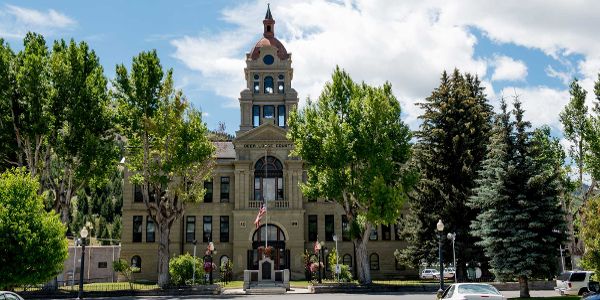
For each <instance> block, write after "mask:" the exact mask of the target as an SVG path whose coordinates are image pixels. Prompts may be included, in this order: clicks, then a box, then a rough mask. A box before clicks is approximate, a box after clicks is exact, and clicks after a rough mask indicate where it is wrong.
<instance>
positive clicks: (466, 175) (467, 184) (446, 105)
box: [400, 69, 493, 277]
mask: <svg viewBox="0 0 600 300" xmlns="http://www.w3.org/2000/svg"><path fill="white" fill-rule="evenodd" d="M418 105H419V106H420V107H421V108H422V109H423V114H422V115H421V116H420V117H419V118H420V119H421V120H422V121H423V122H422V123H421V125H420V127H419V130H418V131H416V132H415V137H416V138H417V142H416V144H415V147H414V149H415V150H414V152H415V154H414V156H413V164H414V165H415V169H417V170H419V171H420V178H421V180H420V181H419V183H418V184H417V186H416V189H415V190H414V191H413V193H411V197H410V200H409V214H408V216H407V219H406V220H405V222H406V224H410V226H403V228H404V235H405V236H406V237H407V240H408V247H407V248H405V249H403V250H402V251H401V252H400V254H401V255H400V257H401V259H402V260H403V261H404V262H405V263H406V264H408V265H412V266H413V267H416V266H417V265H418V264H419V263H420V262H421V261H427V262H433V261H435V260H436V259H437V256H438V254H437V249H438V245H437V238H436V236H435V235H436V229H435V226H436V224H437V221H438V220H439V219H442V220H443V222H444V224H445V225H446V228H448V229H449V232H455V233H456V242H455V243H456V247H457V248H458V249H461V250H460V251H458V252H457V253H456V254H457V257H456V259H457V266H455V267H456V268H457V272H458V274H457V276H459V277H462V276H463V274H464V266H465V264H466V263H469V262H483V261H485V260H484V257H483V251H482V249H481V248H480V247H478V246H476V245H475V242H476V239H475V238H474V237H473V236H471V235H470V234H469V232H470V228H469V225H470V222H471V221H472V220H474V219H475V217H476V215H477V213H478V209H477V208H475V207H469V206H468V205H467V202H468V199H469V197H470V196H471V195H472V194H473V192H472V189H473V188H474V187H475V179H476V178H477V177H478V173H477V172H478V170H479V169H480V168H481V163H482V161H483V159H484V156H485V153H486V145H487V144H488V143H489V136H490V131H491V126H492V122H491V118H492V114H493V112H492V107H491V106H490V105H489V104H488V101H487V99H486V96H485V93H484V88H483V87H482V86H481V82H480V81H479V79H478V78H477V77H476V76H475V77H474V76H471V75H470V74H468V73H467V74H465V75H463V74H461V73H460V72H459V71H458V70H457V69H455V70H454V72H453V73H452V74H451V75H450V76H448V74H446V72H443V73H442V76H441V80H440V85H439V87H437V88H435V89H434V90H433V92H432V93H431V95H430V96H429V97H427V98H426V99H425V101H424V102H422V103H419V104H418ZM446 245H447V246H450V244H449V243H446ZM448 249H449V252H450V253H452V250H451V248H448Z"/></svg>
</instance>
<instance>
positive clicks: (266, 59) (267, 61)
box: [263, 54, 275, 65]
mask: <svg viewBox="0 0 600 300" xmlns="http://www.w3.org/2000/svg"><path fill="white" fill-rule="evenodd" d="M274 61H275V58H273V55H268V54H267V55H265V57H263V62H264V63H265V65H271V64H273V62H274Z"/></svg>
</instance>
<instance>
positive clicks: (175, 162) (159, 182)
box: [113, 51, 215, 287]
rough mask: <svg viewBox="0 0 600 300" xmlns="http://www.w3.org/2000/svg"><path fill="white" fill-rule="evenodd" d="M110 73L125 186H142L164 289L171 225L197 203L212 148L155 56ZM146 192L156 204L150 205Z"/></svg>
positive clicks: (196, 113) (135, 60)
mask: <svg viewBox="0 0 600 300" xmlns="http://www.w3.org/2000/svg"><path fill="white" fill-rule="evenodd" d="M116 73H117V75H116V78H115V80H114V82H113V86H114V94H113V95H114V97H115V100H116V104H117V105H118V111H119V113H118V120H119V121H118V122H119V125H120V130H121V132H122V135H123V136H124V137H125V140H126V142H127V152H126V153H125V162H126V166H127V168H128V169H129V171H131V172H132V173H133V174H132V176H131V182H132V183H134V184H138V185H140V186H141V187H142V196H143V201H144V203H145V205H146V209H147V212H148V214H149V215H150V217H151V218H152V219H153V220H155V222H156V227H157V232H158V243H159V247H158V248H159V252H158V261H159V263H158V284H159V285H160V286H161V287H165V286H167V285H168V281H169V280H168V276H169V270H168V268H169V246H168V244H169V241H168V236H169V233H170V229H171V226H172V224H173V223H174V222H175V220H176V219H178V218H179V217H180V216H182V214H183V204H184V203H185V202H198V201H201V200H202V196H203V194H204V185H203V180H204V178H205V177H206V176H208V174H210V172H211V171H212V166H213V164H214V152H215V147H214V146H213V144H212V143H211V142H210V140H208V138H207V133H208V130H207V128H206V124H204V123H203V122H202V114H201V112H200V111H198V110H195V109H194V108H193V107H191V106H190V104H189V103H188V101H187V100H186V98H185V97H184V95H183V93H182V92H181V91H176V90H175V89H174V88H173V72H172V70H169V71H167V72H166V73H165V72H163V69H162V66H161V65H160V60H159V59H158V55H157V54H156V51H151V52H142V53H140V54H139V55H138V56H136V57H134V58H133V62H132V66H131V69H130V71H128V70H127V69H126V68H125V66H123V65H118V66H117V70H116ZM149 189H152V190H153V191H155V192H156V194H157V195H158V197H159V198H160V199H158V200H157V201H156V202H150V199H149ZM161 233H162V234H161Z"/></svg>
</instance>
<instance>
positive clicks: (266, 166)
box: [263, 145, 269, 257]
mask: <svg viewBox="0 0 600 300" xmlns="http://www.w3.org/2000/svg"><path fill="white" fill-rule="evenodd" d="M268 168H269V164H268V163H267V145H265V180H264V182H267V180H268V179H267V169H268ZM263 186H264V185H263ZM265 192H266V186H264V187H263V198H264V201H265V253H266V252H267V247H268V244H267V241H268V240H269V232H268V231H267V230H268V228H267V227H268V226H267V225H268V224H269V207H268V205H267V203H268V202H267V197H265V196H266V195H265V194H266V193H265ZM265 257H266V255H265Z"/></svg>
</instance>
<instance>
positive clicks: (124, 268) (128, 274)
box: [113, 258, 140, 290]
mask: <svg viewBox="0 0 600 300" xmlns="http://www.w3.org/2000/svg"><path fill="white" fill-rule="evenodd" d="M113 270H114V271H115V272H119V273H121V275H123V277H125V279H126V280H127V282H128V283H129V289H130V290H133V274H135V273H137V272H139V271H140V268H138V267H132V266H130V265H129V264H128V263H127V261H126V260H124V259H122V258H119V260H115V261H113Z"/></svg>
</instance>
